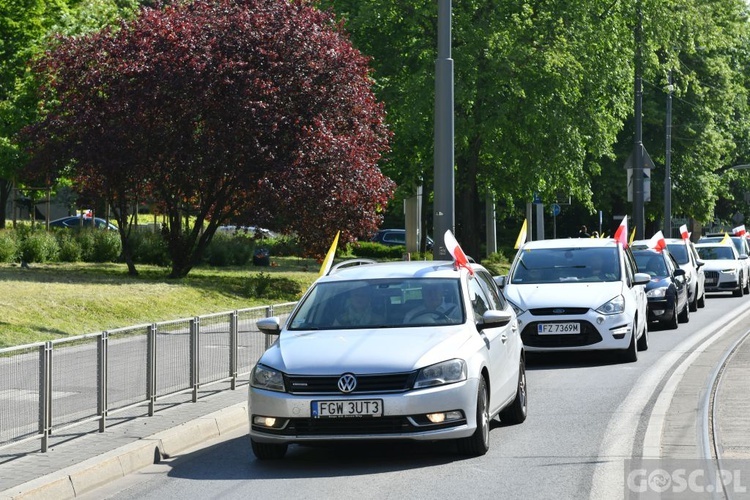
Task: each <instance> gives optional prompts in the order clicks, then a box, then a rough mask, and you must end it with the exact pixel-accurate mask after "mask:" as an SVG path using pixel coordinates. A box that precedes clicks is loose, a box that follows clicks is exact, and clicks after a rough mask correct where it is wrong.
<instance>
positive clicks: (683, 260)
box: [667, 243, 689, 264]
mask: <svg viewBox="0 0 750 500" xmlns="http://www.w3.org/2000/svg"><path fill="white" fill-rule="evenodd" d="M667 248H668V249H669V253H671V254H672V257H674V260H676V261H677V263H678V264H687V263H688V262H689V259H688V249H687V246H685V244H684V243H670V244H668V245H667Z"/></svg>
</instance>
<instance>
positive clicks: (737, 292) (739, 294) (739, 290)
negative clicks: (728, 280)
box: [732, 281, 744, 297]
mask: <svg viewBox="0 0 750 500" xmlns="http://www.w3.org/2000/svg"><path fill="white" fill-rule="evenodd" d="M732 295H734V296H735V297H742V296H743V295H744V291H743V288H742V281H740V283H739V284H738V285H737V288H735V289H734V290H732Z"/></svg>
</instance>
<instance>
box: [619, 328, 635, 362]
mask: <svg viewBox="0 0 750 500" xmlns="http://www.w3.org/2000/svg"><path fill="white" fill-rule="evenodd" d="M637 335H638V334H637V333H636V332H635V331H634V332H633V335H631V336H630V345H628V348H627V349H625V351H624V352H622V353H621V354H620V359H622V361H623V362H624V363H633V362H635V361H638V345H637V342H636V336H637Z"/></svg>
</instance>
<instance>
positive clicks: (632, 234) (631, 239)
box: [628, 228, 635, 245]
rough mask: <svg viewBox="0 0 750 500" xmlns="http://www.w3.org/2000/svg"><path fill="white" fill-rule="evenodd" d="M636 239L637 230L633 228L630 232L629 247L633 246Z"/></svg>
mask: <svg viewBox="0 0 750 500" xmlns="http://www.w3.org/2000/svg"><path fill="white" fill-rule="evenodd" d="M634 239H635V228H633V230H632V231H630V241H628V245H632V244H633V240H634Z"/></svg>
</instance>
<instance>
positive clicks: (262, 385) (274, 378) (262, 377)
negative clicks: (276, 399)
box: [250, 365, 284, 392]
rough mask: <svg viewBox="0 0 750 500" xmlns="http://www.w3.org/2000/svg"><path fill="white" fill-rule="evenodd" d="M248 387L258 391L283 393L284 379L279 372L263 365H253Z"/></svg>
mask: <svg viewBox="0 0 750 500" xmlns="http://www.w3.org/2000/svg"><path fill="white" fill-rule="evenodd" d="M250 385H252V386H253V387H257V388H259V389H268V390H269V391H279V392H284V377H283V375H281V372H279V371H276V370H273V369H271V368H269V367H267V366H264V365H255V369H254V370H253V377H252V380H251V381H250Z"/></svg>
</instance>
